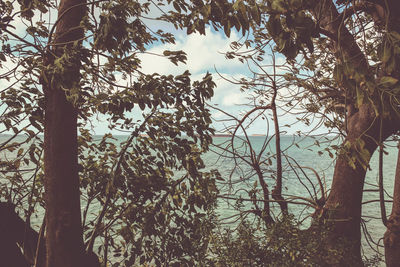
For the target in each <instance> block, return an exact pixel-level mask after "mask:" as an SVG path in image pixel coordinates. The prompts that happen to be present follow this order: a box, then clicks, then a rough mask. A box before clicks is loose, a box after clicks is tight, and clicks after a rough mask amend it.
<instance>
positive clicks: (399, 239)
mask: <svg viewBox="0 0 400 267" xmlns="http://www.w3.org/2000/svg"><path fill="white" fill-rule="evenodd" d="M383 243H384V245H385V261H386V266H388V267H395V266H399V264H400V146H399V152H398V158H397V168H396V174H395V180H394V193H393V206H392V214H391V215H390V217H389V220H388V221H387V229H386V232H385V235H384V237H383Z"/></svg>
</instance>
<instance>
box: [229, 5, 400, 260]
mask: <svg viewBox="0 0 400 267" xmlns="http://www.w3.org/2000/svg"><path fill="white" fill-rule="evenodd" d="M245 2H247V3H249V4H250V5H251V4H254V3H252V2H251V1H235V4H234V5H233V6H232V9H229V10H227V11H226V14H227V16H228V17H229V16H230V14H236V13H239V14H240V13H241V12H242V10H244V9H246V7H245V6H244V3H245ZM399 7H400V6H399V3H398V2H397V1H390V0H386V1H331V0H324V1H312V0H310V1H307V0H304V1H301V0H298V1H284V0H268V1H261V2H258V3H257V5H253V8H254V12H253V13H257V12H258V11H260V12H261V26H259V27H257V26H256V24H254V25H255V26H256V27H255V28H253V29H254V39H253V40H246V41H245V42H243V44H242V45H241V46H240V45H239V46H238V45H237V44H236V45H235V46H236V47H240V48H241V49H238V50H237V51H236V52H232V53H229V54H228V57H239V59H240V60H242V61H245V60H247V61H253V63H254V64H259V67H261V69H262V63H258V62H260V60H262V56H263V55H264V54H265V53H266V52H267V51H268V49H269V48H268V47H269V45H272V47H273V49H274V50H275V51H277V52H279V53H282V54H284V55H285V56H286V59H287V60H288V62H289V63H292V68H291V70H290V71H288V72H287V73H286V75H285V76H286V77H285V78H286V80H287V81H289V82H290V83H289V84H288V86H292V88H293V87H297V88H300V89H301V94H300V95H297V96H293V98H291V99H288V100H287V103H286V104H288V106H290V105H293V103H294V102H295V101H300V102H301V104H302V105H303V107H304V109H305V110H306V111H307V112H308V113H309V114H317V115H319V117H320V118H322V119H324V120H325V121H324V123H325V126H327V127H335V128H336V129H337V130H338V132H339V134H340V136H341V137H342V138H343V141H342V144H341V145H340V146H339V147H338V150H337V153H336V161H335V167H334V174H333V179H332V185H331V189H330V192H329V196H328V197H327V198H326V200H325V199H324V203H322V207H323V208H322V210H321V213H320V214H321V216H320V218H322V219H324V220H329V221H330V222H331V225H332V227H333V228H332V230H331V231H330V233H329V235H328V237H327V238H326V248H327V249H333V248H335V247H338V246H339V245H340V244H342V243H345V244H348V246H349V247H348V249H347V250H345V255H344V257H343V258H342V259H341V260H340V261H341V263H340V262H336V263H335V262H331V264H333V265H335V264H339V265H340V264H344V263H347V264H348V263H349V262H353V264H354V265H362V260H361V253H360V247H361V230H360V223H361V206H362V205H361V204H362V197H363V188H364V179H365V175H366V172H367V169H368V168H369V163H370V159H371V156H372V154H373V153H374V151H376V150H377V149H378V148H379V151H380V158H382V153H383V149H384V145H383V141H385V140H387V139H388V138H389V137H391V136H394V135H396V134H398V132H399V130H400V116H399V115H400V113H399V112H400V110H399V103H400V102H399V101H400V100H399V96H400V91H399V88H400V84H399V70H398V65H399V59H400V32H399V30H400V28H399V25H400V24H399V14H398V12H400V9H399ZM253 21H256V20H253ZM229 23H230V24H229V25H234V26H237V29H240V28H241V26H242V25H246V23H247V25H248V22H247V21H246V20H243V19H241V20H239V22H237V21H236V18H233V17H231V19H230V21H229ZM243 28H245V26H243ZM225 32H226V33H227V34H229V31H225ZM250 45H254V46H253V47H255V48H256V49H255V50H253V51H251V52H252V54H249V53H248V54H245V53H243V49H242V47H243V46H250ZM257 56H259V57H257ZM253 59H255V60H253ZM260 65H261V66H260ZM260 72H262V71H260ZM271 76H272V79H271V77H270V76H268V73H266V72H265V73H264V75H262V74H260V75H259V77H260V78H259V79H258V80H257V81H255V82H254V83H253V84H251V83H250V84H248V85H247V86H249V85H250V86H252V85H253V86H257V84H259V83H260V82H261V83H265V84H267V85H268V86H269V87H270V88H272V90H270V92H271V93H270V94H271V95H270V98H272V99H274V96H273V95H274V94H275V93H274V88H276V87H274V78H275V77H276V76H273V75H271ZM264 104H265V103H264ZM267 104H268V103H266V104H265V105H264V107H266V109H267V108H268V109H271V108H273V106H274V104H275V103H274V101H272V102H270V105H269V106H268V105H267ZM284 104H285V103H281V105H284ZM267 106H268V107H267ZM262 108H263V107H262V105H259V109H262ZM239 122H240V121H239ZM305 122H306V123H308V122H309V118H305ZM277 153H278V155H277V159H278V157H279V156H280V155H279V154H280V152H279V151H277ZM382 179H383V174H382V171H380V191H381V194H380V195H381V202H382V205H381V207H382V210H383V212H382V220H383V223H384V224H385V225H386V226H387V233H386V234H385V241H384V243H385V247H386V249H385V250H386V261H387V263H388V264H389V266H393V264H394V263H393V262H395V259H396V257H397V256H395V255H396V253H395V251H396V250H398V247H399V246H398V240H399V239H398V237H397V230H396V229H397V228H398V223H397V222H398V211H397V207H398V204H396V202H397V200H396V197H395V198H394V205H393V210H392V215H391V216H390V218H389V219H387V218H386V214H385V210H384V208H385V206H384V204H383V203H384V199H383V196H384V194H383V188H382V182H381V181H382ZM394 183H395V187H394V188H395V193H394V195H395V196H398V193H396V190H397V189H396V188H398V186H396V185H397V184H398V175H397V177H396V178H395V180H394ZM277 185H278V187H277V189H278V191H277V190H275V195H274V192H271V193H272V194H271V195H270V196H272V198H274V197H275V199H279V195H280V194H279V193H280V192H279V180H277ZM264 191H265V190H264ZM266 200H268V199H266ZM264 209H265V208H264ZM265 210H268V207H267V208H266V209H265ZM282 212H283V213H285V207H283V209H282ZM267 220H270V219H268V218H267ZM397 254H398V253H397Z"/></svg>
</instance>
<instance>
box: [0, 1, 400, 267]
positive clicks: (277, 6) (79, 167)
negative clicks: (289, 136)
mask: <svg viewBox="0 0 400 267" xmlns="http://www.w3.org/2000/svg"><path fill="white" fill-rule="evenodd" d="M159 9H160V10H162V11H161V12H160V15H157V16H154V15H153V14H154V13H152V12H153V11H154V10H159ZM399 12H400V4H399V3H398V2H397V1H395V0H385V1H381V2H379V1H368V0H353V1H335V2H334V1H328V0H324V1H315V0H290V1H288V0H263V1H254V0H253V1H252V0H236V1H227V0H218V1H198V0H193V1H184V0H175V1H171V0H167V1H161V0H160V1H152V0H149V1H131V0H119V1H106V0H104V1H103V0H100V1H93V2H86V1H83V0H62V1H60V2H58V1H47V0H43V1H42V0H32V1H15V2H10V1H3V0H0V42H1V47H2V48H1V52H0V69H1V72H0V73H1V74H0V75H1V76H0V77H1V83H0V84H1V86H2V88H0V90H1V117H0V123H1V125H2V128H1V130H2V133H7V134H10V133H11V135H9V136H8V137H9V138H8V139H7V140H5V141H4V142H3V143H2V144H0V150H1V152H2V158H1V162H0V167H1V174H2V175H1V184H0V197H1V202H2V203H1V206H0V212H1V213H2V218H3V215H7V216H5V217H4V218H5V219H4V220H3V219H2V220H3V221H2V224H1V225H2V227H1V228H2V229H1V231H2V232H0V233H1V235H2V237H1V240H2V241H1V242H2V244H1V246H0V253H3V255H2V256H3V257H2V258H3V259H4V262H7V263H8V264H9V265H10V266H12V264H13V262H14V263H15V262H16V261H17V260H16V257H18V259H19V260H21V261H25V264H26V266H32V265H34V264H36V266H47V267H49V266H57V267H63V266H99V265H102V266H119V265H121V266H132V265H133V264H137V265H146V264H155V265H163V266H170V265H171V266H181V265H188V266H193V265H198V266H203V265H217V266H231V265H233V264H236V265H238V266H247V265H256V266H262V265H266V266H268V265H279V266H284V265H287V266H294V265H296V266H297V265H304V266H310V265H315V266H318V265H323V266H328V265H331V266H345V265H352V266H361V265H363V264H364V263H363V261H362V255H361V250H360V247H361V230H360V227H361V207H362V205H361V203H362V196H363V186H364V179H365V174H366V171H367V170H368V168H369V162H370V159H371V155H372V154H373V153H374V151H375V150H379V153H380V161H381V162H382V157H383V153H384V148H385V143H384V142H385V140H388V139H389V138H395V137H396V135H398V134H399V130H400V110H399V109H400V90H399V88H400V84H399V78H400V77H399V76H400V72H399V64H400V63H399V62H400V21H399V20H400V19H399V18H400V14H397V13H399ZM56 14H57V15H56ZM150 19H156V20H159V21H160V22H161V21H162V22H164V23H169V24H170V25H173V26H175V27H176V28H177V29H183V30H186V31H187V34H191V33H193V32H199V33H201V34H205V33H206V32H205V28H206V27H213V28H214V29H215V30H216V31H221V32H223V33H224V34H225V35H226V36H228V37H229V36H230V34H231V31H238V32H240V33H241V34H242V35H243V38H242V39H241V40H240V41H238V42H235V43H233V44H232V49H233V50H232V51H229V52H228V53H227V58H230V59H231V60H240V61H242V62H246V63H248V65H249V67H250V69H251V71H252V72H253V75H252V77H249V78H248V79H242V80H241V81H239V83H241V84H242V89H243V90H245V91H248V92H251V94H249V95H251V96H252V97H253V98H254V99H253V101H252V103H253V106H251V107H250V110H249V112H248V113H247V114H245V115H244V116H243V117H240V118H236V117H234V118H233V121H234V125H233V128H232V129H233V130H232V134H233V136H232V141H231V142H230V143H229V144H228V146H227V149H226V151H227V153H228V155H229V157H230V158H232V159H234V160H242V161H243V162H244V163H245V164H248V165H249V166H250V167H251V168H252V171H253V172H252V174H250V176H249V177H252V179H254V177H255V179H256V181H257V183H254V186H253V188H251V190H248V194H249V200H248V201H249V202H250V203H251V205H253V206H252V208H251V212H250V213H251V214H252V215H254V217H253V218H256V220H255V221H256V222H257V223H256V224H253V223H249V222H248V221H247V218H248V217H247V216H244V215H245V214H248V213H249V211H245V210H243V209H241V208H240V207H238V210H239V211H240V212H239V216H240V220H239V225H238V227H237V231H234V232H231V230H229V229H228V230H227V229H222V226H221V225H219V224H218V220H217V219H216V217H215V214H214V209H215V205H216V203H217V202H216V201H217V198H218V196H220V195H219V194H218V188H217V181H229V177H221V176H220V174H219V173H218V172H217V171H215V170H211V171H205V170H204V167H205V166H204V163H203V161H202V159H201V156H202V154H203V153H204V152H206V151H208V150H209V148H210V145H211V143H212V137H211V136H212V134H213V133H214V130H213V129H212V125H211V122H212V121H211V115H210V110H209V109H210V107H208V106H207V104H206V103H207V101H208V100H209V99H210V98H211V97H212V96H213V89H214V87H215V83H214V82H213V81H212V77H211V75H210V74H208V73H207V74H206V75H205V76H204V78H203V79H201V80H199V81H192V80H191V77H190V73H189V72H183V73H182V74H180V75H176V76H173V75H169V76H165V75H160V74H158V73H154V74H146V73H143V72H142V71H141V61H140V54H143V53H146V50H147V49H148V48H149V47H151V46H152V45H153V44H155V43H159V42H160V43H174V41H175V39H174V36H173V34H171V33H168V32H164V31H163V30H155V29H150V28H149V27H148V26H147V25H146V22H148V21H149V20H150ZM276 53H281V54H283V55H284V56H285V57H286V63H285V65H284V66H278V65H277V64H276V62H275V60H274V59H275V54H276ZM160 56H163V57H167V58H168V59H170V60H171V62H173V63H174V64H184V63H185V61H186V55H185V53H184V51H169V50H166V51H164V53H163V55H160ZM271 58H272V64H271V65H270V66H267V65H266V63H265V62H270V61H271ZM271 67H272V68H271ZM281 68H283V69H284V71H283V72H281V71H276V70H277V69H281ZM271 69H272V71H271ZM216 108H218V107H216ZM282 110H283V111H286V112H301V113H302V116H301V117H300V119H301V120H302V121H303V122H304V123H305V124H310V123H311V121H312V120H314V121H315V120H319V122H320V123H321V124H323V125H324V127H326V128H327V129H328V130H329V131H331V132H335V133H336V134H337V135H336V137H337V138H338V140H340V141H341V143H340V145H335V146H331V147H329V149H328V151H329V153H330V154H331V155H332V157H335V166H334V174H333V178H332V186H331V188H330V190H329V194H328V193H327V190H326V189H324V188H323V186H320V185H321V183H318V182H317V187H319V190H320V191H319V194H320V195H319V196H318V195H317V193H316V194H315V196H314V197H315V198H312V199H306V200H305V201H306V202H307V203H308V206H309V207H310V208H311V209H314V210H313V214H314V216H313V221H312V223H311V225H310V227H309V228H308V229H303V228H302V227H300V225H299V223H298V222H296V221H295V220H293V218H292V216H291V210H290V207H291V205H292V204H296V203H295V201H294V200H293V198H288V197H286V196H285V195H284V194H283V193H282V188H283V187H284V185H283V180H282V177H283V169H282V158H283V157H288V156H290V155H286V154H285V152H284V151H282V150H281V145H280V133H281V130H280V127H281V125H280V123H279V116H280V114H282V112H281V111H282ZM221 112H224V111H223V110H221ZM268 112H270V113H268ZM136 114H140V115H139V116H138V117H136V116H137V115H136ZM257 114H258V115H257ZM254 115H256V116H261V115H262V116H266V117H268V116H271V117H272V119H273V129H274V135H273V137H274V138H273V140H274V142H275V148H276V150H275V153H274V155H273V156H272V157H267V158H266V157H265V155H263V154H262V152H263V151H261V154H257V153H256V152H255V151H254V150H253V149H252V147H251V142H250V141H249V139H248V137H247V135H246V136H245V137H244V138H243V141H244V144H245V145H247V146H248V147H249V149H247V150H245V151H248V154H243V149H242V150H241V149H235V147H234V145H233V144H234V139H235V138H242V137H238V136H237V133H238V129H242V130H243V131H242V132H244V133H245V132H246V131H245V130H246V127H245V123H246V122H247V120H248V119H249V118H251V117H252V116H254ZM98 116H101V117H103V118H107V120H108V123H109V128H110V130H116V129H118V130H121V131H123V132H124V133H127V134H128V135H127V137H126V140H125V141H123V142H120V141H119V140H116V139H115V137H113V136H112V135H104V136H103V137H102V138H101V139H100V140H95V139H94V133H93V131H91V127H92V125H93V124H95V123H96V118H97V117H98ZM41 134H44V136H43V137H42V135H41ZM303 134H305V133H303ZM270 140H272V139H270ZM220 148H222V149H224V148H223V147H220ZM331 151H332V152H331ZM5 152H7V153H8V154H7V155H10V153H13V154H12V155H13V156H12V157H9V156H5V155H6V154H5ZM286 159H287V158H286ZM293 162H295V161H293ZM398 165H400V163H399V164H398ZM265 166H267V167H265ZM297 167H300V166H297ZM266 169H268V170H271V169H272V170H273V172H274V176H273V179H267V176H266V175H265V172H266ZM382 172H383V171H382V167H380V181H379V185H378V186H379V190H380V201H381V203H382V205H381V209H382V213H381V217H382V223H383V224H384V225H385V226H386V227H387V232H386V234H385V237H384V244H385V254H386V255H385V257H386V263H387V265H388V266H396V264H397V262H399V260H400V259H399V257H400V253H399V252H400V251H399V249H400V241H399V240H400V236H399V232H398V231H397V229H398V227H399V225H398V224H399V222H400V220H399V218H398V216H400V215H399V214H400V210H399V209H400V197H399V196H400V167H398V169H397V171H396V177H395V179H394V180H393V183H394V189H395V192H394V197H393V208H392V214H391V216H390V217H389V218H387V215H386V210H385V205H384V202H385V199H384V188H383V183H382V179H383V173H382ZM316 176H317V177H318V174H316ZM318 179H319V178H318ZM318 179H317V180H318ZM319 181H320V179H319ZM271 188H272V190H271ZM224 197H226V198H232V199H233V200H236V201H238V202H241V201H244V199H239V198H237V196H235V195H230V196H226V195H225V196H224ZM298 197H299V198H301V197H302V196H298ZM4 202H8V203H4ZM10 203H12V204H13V205H11V206H10ZM272 203H277V204H278V205H276V206H274V205H272ZM14 206H15V207H16V209H17V210H18V211H19V216H16V214H15V213H14V211H13V209H14ZM43 210H44V211H45V212H43ZM81 210H82V214H81ZM93 213H94V214H93ZM32 216H33V218H37V217H39V218H38V219H40V220H43V223H42V227H41V231H40V232H39V233H36V232H35V231H33V230H29V231H26V233H27V234H26V235H24V236H21V235H20V234H16V233H17V232H18V229H19V228H18V229H17V227H19V226H21V225H24V224H25V226H26V229H30V228H29V225H30V221H31V219H32ZM20 217H22V218H23V219H24V222H25V223H24V222H22V221H21V218H20ZM14 234H15V235H14ZM38 243H39V245H38ZM16 244H18V246H16ZM36 247H38V248H39V249H36ZM1 248H2V249H1ZM8 251H11V252H12V253H11V252H8ZM44 251H45V252H44ZM22 255H23V256H24V257H25V259H24V258H23V256H22Z"/></svg>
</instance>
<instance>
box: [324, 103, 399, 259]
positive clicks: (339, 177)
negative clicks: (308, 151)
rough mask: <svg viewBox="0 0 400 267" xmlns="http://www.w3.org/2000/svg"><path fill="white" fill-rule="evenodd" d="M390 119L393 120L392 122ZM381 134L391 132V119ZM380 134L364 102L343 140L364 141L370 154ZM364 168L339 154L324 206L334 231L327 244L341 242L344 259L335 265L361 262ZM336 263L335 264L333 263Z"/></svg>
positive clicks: (352, 119)
mask: <svg viewBox="0 0 400 267" xmlns="http://www.w3.org/2000/svg"><path fill="white" fill-rule="evenodd" d="M392 123H393V122H392ZM385 125H386V128H385V131H384V132H383V138H385V139H386V138H387V137H388V136H390V135H391V134H393V133H394V129H393V127H391V123H390V122H387V123H386V124H385ZM378 137H379V123H378V122H377V120H375V112H374V110H373V108H372V107H370V106H369V105H363V106H361V107H360V109H359V111H358V112H357V113H355V114H354V115H353V116H352V117H351V118H350V120H349V131H348V136H347V137H346V140H345V142H350V143H354V142H355V140H356V139H357V138H361V139H362V140H363V141H364V142H365V148H366V149H367V150H368V151H369V153H370V154H371V155H372V154H373V152H374V151H375V150H376V148H377V146H378V144H377V142H376V141H377V140H378ZM365 174H366V169H365V168H364V167H363V166H362V165H361V164H360V163H356V168H353V167H351V166H350V165H349V160H348V158H347V157H346V155H344V154H341V155H339V156H338V158H337V161H336V165H335V171H334V175H333V181H332V187H331V192H330V194H329V197H328V199H327V202H326V205H325V209H326V210H328V211H329V217H330V219H332V222H333V229H332V230H333V231H332V233H331V234H330V236H329V240H328V242H329V246H330V248H335V247H337V245H340V244H343V245H344V246H345V247H346V249H345V250H344V251H343V252H344V254H343V259H341V260H340V261H339V262H338V266H343V264H348V263H349V261H350V262H351V263H352V266H357V265H358V266H361V265H362V260H361V251H360V248H361V231H360V223H361V202H362V193H363V186H364V179H365ZM333 265H335V264H333Z"/></svg>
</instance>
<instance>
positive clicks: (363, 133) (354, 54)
mask: <svg viewBox="0 0 400 267" xmlns="http://www.w3.org/2000/svg"><path fill="white" fill-rule="evenodd" d="M361 2H362V3H365V4H368V5H369V6H367V5H366V6H364V7H363V10H364V11H366V13H369V14H371V13H373V12H375V13H376V14H375V16H376V18H377V19H376V21H375V23H378V20H379V19H382V18H386V16H387V14H385V13H384V11H382V8H381V6H376V4H373V6H371V5H372V4H371V3H367V2H368V1H361ZM374 2H376V1H374ZM395 2H396V1H387V3H389V6H390V5H396V4H395ZM368 8H369V10H368ZM378 11H379V12H378ZM382 12H383V13H382ZM312 14H313V16H314V17H315V18H316V20H317V21H318V22H319V26H320V28H321V31H323V33H324V34H325V35H327V36H328V37H329V38H330V39H331V41H333V42H334V51H333V52H334V53H335V55H336V57H337V61H338V62H348V63H351V65H353V66H354V67H355V69H358V68H361V69H363V70H370V67H369V65H368V62H367V60H366V57H365V55H364V53H363V52H362V51H361V49H360V47H359V46H358V44H357V43H356V42H355V40H354V37H353V35H352V34H351V33H350V32H349V30H348V29H347V28H346V26H345V25H344V24H343V17H344V16H345V14H339V12H338V10H337V8H336V6H335V4H334V2H333V1H332V0H323V1H320V2H319V3H318V5H316V6H315V8H314V9H313V10H312ZM371 75H372V74H371ZM371 77H372V76H371ZM340 86H344V85H340ZM360 88H362V86H361V85H360ZM343 89H345V90H344V91H347V92H351V88H343ZM338 90H339V89H338ZM354 104H355V103H351V101H349V102H348V103H347V105H354ZM377 104H378V103H377ZM347 115H348V122H347V136H346V138H345V140H344V142H345V143H346V142H348V143H349V144H351V147H353V146H354V145H356V143H357V140H359V139H361V140H362V141H363V142H364V143H365V148H366V149H367V150H368V151H369V153H370V154H371V155H372V154H373V152H374V151H375V150H376V148H377V146H378V142H379V137H380V123H379V122H380V119H379V118H378V117H377V115H376V114H375V112H374V109H373V107H372V105H371V104H363V105H362V106H360V107H359V108H358V110H354V111H353V112H351V113H348V114H347ZM398 124H399V123H398V121H397V122H396V121H395V120H394V121H389V119H385V121H384V122H383V125H382V136H381V138H382V140H385V139H386V138H387V137H389V136H390V135H392V134H394V133H395V132H396V128H397V130H398V129H399V125H398ZM350 150H352V151H353V152H356V149H354V148H350ZM366 163H367V164H368V162H366ZM355 165H356V166H355V168H353V167H351V166H350V164H349V158H348V156H346V155H345V154H341V155H339V156H338V158H337V161H336V165H335V170H334V175H333V181H332V187H331V192H330V194H329V197H328V199H327V202H326V204H325V206H324V210H325V211H327V212H326V213H325V214H326V215H328V216H326V217H325V218H329V219H331V222H332V231H331V233H330V234H329V237H328V240H327V244H328V245H327V248H328V249H338V248H339V247H340V246H342V247H343V246H345V247H344V248H345V249H344V251H343V255H342V256H343V257H342V258H335V259H333V261H334V262H332V263H331V265H336V266H362V265H363V263H362V260H361V250H360V248H361V231H360V222H361V202H362V192H363V186H364V179H365V174H366V169H365V168H364V167H365V166H364V167H363V166H362V165H361V164H360V163H359V162H357V163H356V164H355Z"/></svg>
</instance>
